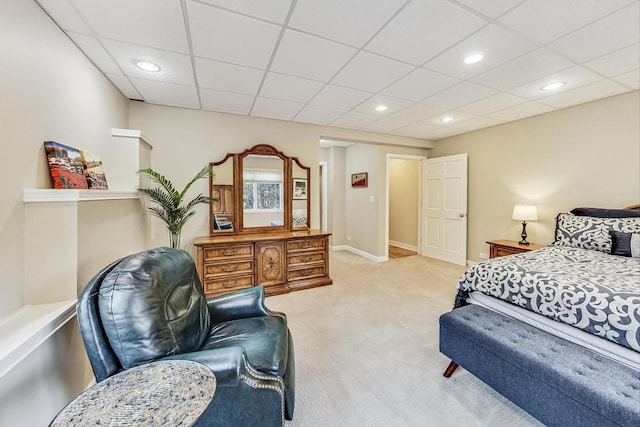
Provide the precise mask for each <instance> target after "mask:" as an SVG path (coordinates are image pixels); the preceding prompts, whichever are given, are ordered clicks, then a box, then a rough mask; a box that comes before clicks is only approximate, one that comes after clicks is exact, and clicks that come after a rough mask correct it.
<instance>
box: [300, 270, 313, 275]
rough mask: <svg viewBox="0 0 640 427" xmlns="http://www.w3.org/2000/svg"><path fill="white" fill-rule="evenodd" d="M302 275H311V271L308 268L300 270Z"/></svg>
mask: <svg viewBox="0 0 640 427" xmlns="http://www.w3.org/2000/svg"><path fill="white" fill-rule="evenodd" d="M300 275H301V276H304V277H307V276H311V272H310V271H307V270H302V271H301V272H300Z"/></svg>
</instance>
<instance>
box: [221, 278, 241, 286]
mask: <svg viewBox="0 0 640 427" xmlns="http://www.w3.org/2000/svg"><path fill="white" fill-rule="evenodd" d="M234 286H238V281H237V280H229V281H226V282H222V287H223V288H233V287H234Z"/></svg>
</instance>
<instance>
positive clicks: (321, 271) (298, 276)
mask: <svg viewBox="0 0 640 427" xmlns="http://www.w3.org/2000/svg"><path fill="white" fill-rule="evenodd" d="M325 275H326V273H325V266H324V265H318V266H315V267H308V268H300V269H296V270H289V280H304V279H310V278H313V277H323V276H325Z"/></svg>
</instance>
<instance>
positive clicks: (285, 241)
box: [193, 230, 333, 297]
mask: <svg viewBox="0 0 640 427" xmlns="http://www.w3.org/2000/svg"><path fill="white" fill-rule="evenodd" d="M328 239H329V233H325V232H322V231H319V230H303V231H283V232H276V233H256V234H253V233H251V234H239V235H230V236H213V237H209V236H206V237H198V238H196V239H195V240H194V242H193V244H194V245H195V246H196V248H197V251H198V254H197V268H198V276H199V277H200V281H201V282H202V286H203V287H204V293H205V295H206V296H207V297H212V296H217V295H221V294H225V293H228V292H230V291H235V290H238V289H244V288H250V287H252V286H259V285H262V286H264V288H265V293H266V295H277V294H282V293H287V292H290V291H293V290H298V289H306V288H313V287H316V286H323V285H330V284H331V283H333V281H332V280H331V278H330V277H329V241H328Z"/></svg>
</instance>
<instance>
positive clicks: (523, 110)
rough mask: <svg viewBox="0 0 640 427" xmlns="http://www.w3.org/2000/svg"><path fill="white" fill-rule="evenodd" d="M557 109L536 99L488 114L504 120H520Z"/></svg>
mask: <svg viewBox="0 0 640 427" xmlns="http://www.w3.org/2000/svg"><path fill="white" fill-rule="evenodd" d="M553 110H555V108H554V107H550V106H548V105H543V104H539V103H537V102H534V101H530V102H527V103H525V104H520V105H516V106H515V107H510V108H505V109H504V110H500V111H496V112H495V113H491V114H487V116H488V117H491V118H493V119H498V120H504V121H512V120H520V119H524V118H525V117H531V116H536V115H538V114H543V113H548V112H549V111H553Z"/></svg>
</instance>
